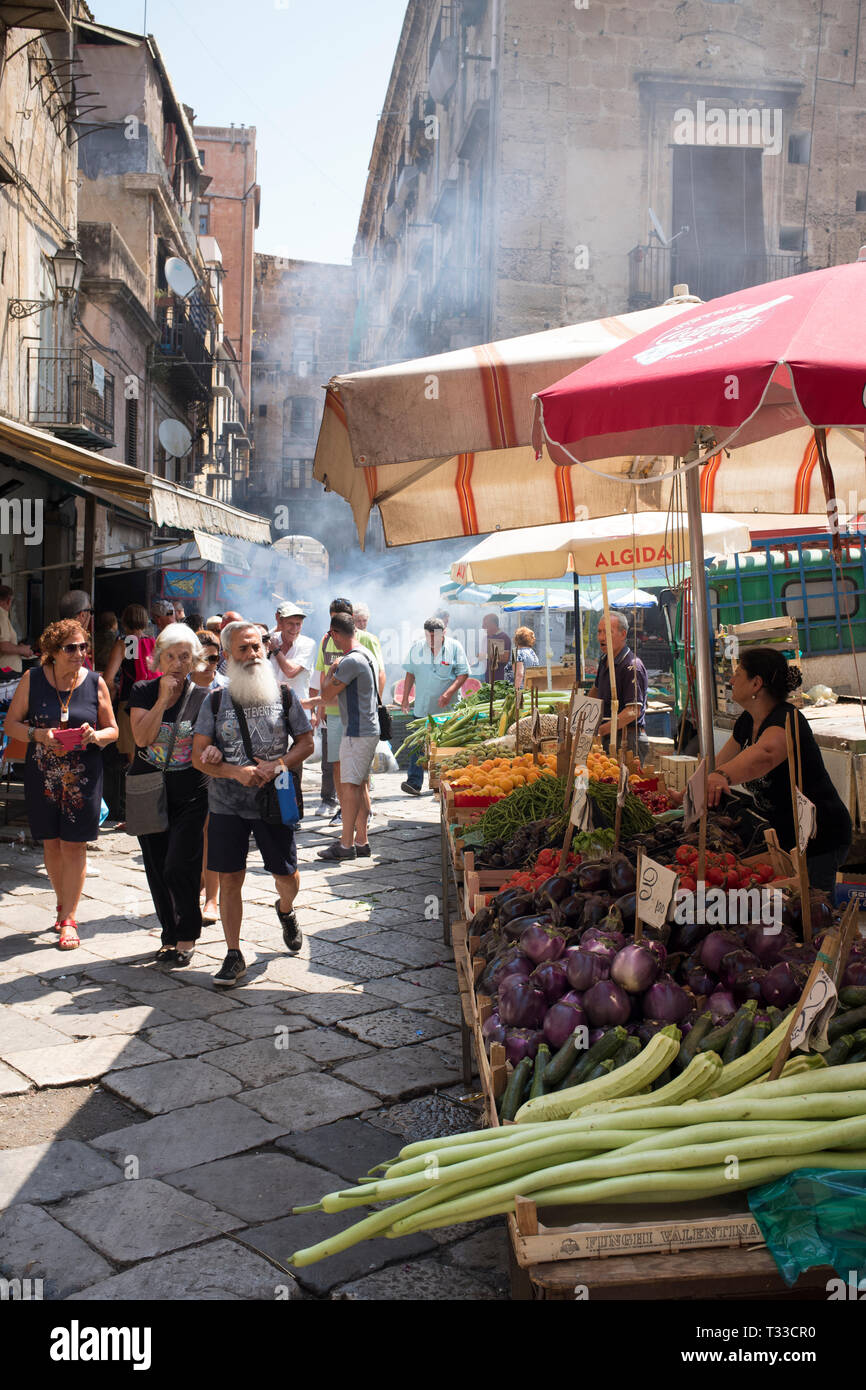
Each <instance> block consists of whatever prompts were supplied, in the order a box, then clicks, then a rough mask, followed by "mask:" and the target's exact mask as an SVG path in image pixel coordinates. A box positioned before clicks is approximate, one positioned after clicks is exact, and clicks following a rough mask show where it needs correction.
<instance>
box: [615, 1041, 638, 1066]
mask: <svg viewBox="0 0 866 1390" xmlns="http://www.w3.org/2000/svg"><path fill="white" fill-rule="evenodd" d="M641 1046H642V1044H641V1040H640V1038H626V1040H625V1042H624V1043H623V1045H622V1047H621V1048H619V1050H618V1051H617V1052H615V1053H614V1055H613V1069H614V1071H616V1070H617V1069H618V1068H619V1067H624V1066H625V1064H626V1062H631V1061H632V1060H633V1059H634V1058H635V1057H636V1056H637V1055H638V1053H639V1052H640V1050H641Z"/></svg>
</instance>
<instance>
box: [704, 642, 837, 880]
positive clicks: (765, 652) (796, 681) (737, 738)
mask: <svg viewBox="0 0 866 1390" xmlns="http://www.w3.org/2000/svg"><path fill="white" fill-rule="evenodd" d="M802 681H803V678H802V676H801V674H800V672H799V670H798V669H797V667H796V666H789V665H788V663H787V661H786V660H785V658H784V657H783V656H782V654H781V652H778V651H775V650H774V649H773V648H772V647H753V648H752V649H751V650H750V651H746V652H744V654H743V656H742V658H741V660H740V662H739V664H738V666H737V668H736V670H735V672H734V678H733V681H732V684H731V692H732V694H733V697H734V700H735V701H736V703H737V704H738V705H740V706H741V707H742V709H743V711H744V713H743V714H741V715H740V717H739V719H738V720H737V722H736V724H735V725H734V729H733V733H732V734H731V737H730V738H729V739H728V741H727V743H726V744H725V746H724V748H722V749H721V751H720V752H719V754H718V756H717V758H716V770H715V772H711V773H710V775H709V778H708V779H707V802H708V804H709V806H710V807H713V806H718V804H719V800H720V798H721V797H722V796H723V795H724V794H725V793H726V792H728V791H730V789H731V787H732V786H739V785H741V784H742V785H744V786H745V787H746V788H747V790H748V791H749V792H751V794H752V796H753V797H754V799H755V804H756V806H757V809H758V810H759V812H760V813H761V815H762V816H765V817H766V819H767V820H768V821H769V822H770V824H771V825H772V827H773V829H774V830H775V832H776V834H777V835H778V837H779V843H780V844H781V846H782V848H783V849H786V850H790V849H791V848H793V846H794V844H795V843H796V838H797V837H796V832H795V829H794V810H793V804H792V798H791V776H790V772H789V765H788V744H787V739H786V736H785V725H786V722H787V719H788V717H789V715H792V716H793V717H794V719H796V720H797V723H798V725H799V729H800V757H801V761H802V779H801V787H800V790H801V791H802V793H803V795H804V796H807V797H808V798H809V800H810V801H811V802H812V803H813V804H814V806H815V811H816V824H817V831H816V834H815V837H814V839H812V840H810V842H809V847H808V849H807V851H806V865H807V868H808V871H809V882H810V884H811V885H812V887H813V888H820V889H822V890H823V891H824V892H825V893H829V894H832V893H833V889H834V886H835V883H836V870H837V869H838V868H840V867H841V865H842V864H844V863H845V860H846V859H847V857H848V851H849V849H850V848H851V834H852V829H851V817H850V816H849V814H848V811H847V808H846V806H845V803H844V802H843V801H842V798H841V797H840V796H839V793H838V792H837V791H836V788H835V787H834V786H833V783H832V781H831V780H830V775H829V773H828V772H827V769H826V767H825V766H824V760H823V758H822V757H821V750H820V748H819V747H818V744H817V743H816V741H815V735H814V734H813V733H812V729H811V727H810V725H809V721H808V720H807V719H806V718H804V716H803V715H802V714H801V713H800V711H799V710H797V709H795V708H794V706H793V705H791V704H789V703H788V700H787V696H788V695H789V694H790V692H791V691H792V690H796V689H797V687H798V686H800V685H801V684H802ZM792 737H793V738H794V740H795V747H796V734H795V733H794V730H793V728H792Z"/></svg>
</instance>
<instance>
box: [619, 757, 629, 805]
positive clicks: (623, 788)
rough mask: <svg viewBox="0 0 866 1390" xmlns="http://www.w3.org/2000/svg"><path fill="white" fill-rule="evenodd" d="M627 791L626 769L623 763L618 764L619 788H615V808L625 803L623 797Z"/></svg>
mask: <svg viewBox="0 0 866 1390" xmlns="http://www.w3.org/2000/svg"><path fill="white" fill-rule="evenodd" d="M627 791H628V767H627V766H626V764H625V763H621V764H620V769H619V787H618V788H617V793H616V804H617V806H622V805H623V803H624V801H625V797H626V792H627Z"/></svg>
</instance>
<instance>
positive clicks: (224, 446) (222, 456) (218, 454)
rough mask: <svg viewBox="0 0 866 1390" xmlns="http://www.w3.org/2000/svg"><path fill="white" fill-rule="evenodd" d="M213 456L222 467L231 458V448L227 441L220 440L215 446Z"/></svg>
mask: <svg viewBox="0 0 866 1390" xmlns="http://www.w3.org/2000/svg"><path fill="white" fill-rule="evenodd" d="M213 456H214V458H215V459H216V461H217V463H218V464H219V465H220V467H222V465H223V464H224V463H225V461H226V459H227V458H228V456H229V446H228V442H227V441H226V440H225V439H218V440H217V441H216V443H215V444H214V446H213Z"/></svg>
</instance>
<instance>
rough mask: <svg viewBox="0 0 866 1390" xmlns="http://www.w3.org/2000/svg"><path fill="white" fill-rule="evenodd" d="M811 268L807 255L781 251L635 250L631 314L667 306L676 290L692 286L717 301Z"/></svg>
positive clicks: (695, 291) (654, 247)
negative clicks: (683, 286)
mask: <svg viewBox="0 0 866 1390" xmlns="http://www.w3.org/2000/svg"><path fill="white" fill-rule="evenodd" d="M808 269H809V262H808V260H807V259H806V257H805V256H801V255H800V254H799V252H796V251H777V252H774V253H773V254H771V255H766V254H764V253H762V254H761V255H756V256H751V255H746V254H745V253H743V252H716V251H707V252H703V253H700V252H697V251H694V250H691V249H689V248H687V247H683V248H682V249H680V247H678V246H676V245H674V246H659V245H655V244H653V245H651V246H635V247H634V248H633V250H631V251H630V252H629V298H628V307H629V308H630V309H646V308H648V307H650V306H651V305H653V304H663V303H664V301H665V300H666V299H668V298H669V297H670V295H671V293H672V291H673V287H674V285H688V287H689V290H690V291H691V293H692V294H696V295H698V296H699V297H700V298H701V299H718V298H719V297H720V296H721V295H723V294H734V293H735V292H736V291H737V290H744V289H748V288H749V286H751V285H764V284H766V283H767V281H769V280H783V279H785V278H786V277H787V276H789V275H802V274H803V272H804V271H807V270H808Z"/></svg>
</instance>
